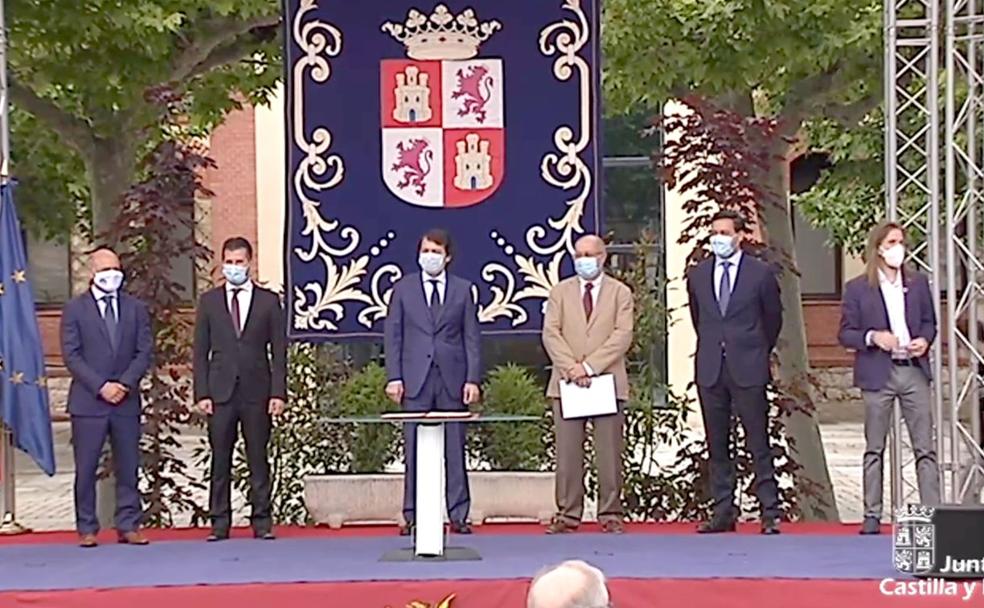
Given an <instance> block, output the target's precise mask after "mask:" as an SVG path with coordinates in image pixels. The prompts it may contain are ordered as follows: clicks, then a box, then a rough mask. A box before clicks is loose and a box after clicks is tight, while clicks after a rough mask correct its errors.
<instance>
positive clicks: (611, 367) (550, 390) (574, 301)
mask: <svg viewBox="0 0 984 608" xmlns="http://www.w3.org/2000/svg"><path fill="white" fill-rule="evenodd" d="M633 309H634V302H633V299H632V290H631V289H629V287H628V286H627V285H626V284H625V283H622V282H621V281H619V280H618V279H615V278H614V277H611V276H609V275H607V274H606V275H605V276H604V278H602V280H601V283H600V285H599V287H598V300H597V303H596V304H595V306H594V309H593V312H592V314H591V318H590V319H586V318H585V317H584V303H583V299H582V297H581V283H580V280H579V279H578V277H577V276H573V277H570V278H567V279H564V280H563V281H561V282H560V283H558V284H557V285H555V286H554V287H553V289H551V290H550V297H549V299H548V300H547V310H546V313H545V315H544V318H543V346H544V348H545V349H546V351H547V355H548V356H549V357H550V361H551V362H552V363H553V369H552V370H551V372H550V383H549V384H548V385H547V396H548V397H551V398H554V399H558V398H560V379H561V377H562V376H563V373H564V372H566V371H567V370H569V369H571V368H572V367H574V365H576V364H577V363H578V362H583V363H587V364H588V367H590V368H591V371H592V372H594V373H595V374H596V375H599V376H600V375H602V374H612V375H613V376H614V377H615V396H616V397H617V398H618V399H621V400H627V399H628V398H629V375H628V372H627V371H626V369H625V355H626V353H628V352H629V348H631V347H632V330H633V323H634V317H633V314H634V313H633Z"/></svg>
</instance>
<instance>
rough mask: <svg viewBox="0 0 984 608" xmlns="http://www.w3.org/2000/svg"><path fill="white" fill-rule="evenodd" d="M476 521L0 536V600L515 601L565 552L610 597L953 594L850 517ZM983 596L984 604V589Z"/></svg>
mask: <svg viewBox="0 0 984 608" xmlns="http://www.w3.org/2000/svg"><path fill="white" fill-rule="evenodd" d="M476 530H477V531H478V533H476V534H474V535H471V536H454V535H452V536H450V537H449V539H448V541H449V542H448V545H449V546H467V547H471V548H473V549H475V550H477V551H478V552H479V553H480V555H481V557H482V560H481V561H474V562H443V563H442V562H409V563H407V562H404V563H393V562H382V561H380V558H381V557H382V555H383V554H384V553H386V552H387V551H390V550H392V549H397V548H400V547H404V546H408V544H409V543H408V539H406V538H401V537H399V536H397V535H396V534H395V528H393V527H368V528H354V529H344V530H341V531H331V530H325V529H303V528H287V529H281V530H279V535H280V538H279V539H278V540H276V541H259V540H253V539H251V538H248V531H238V533H237V536H239V538H235V537H234V538H233V539H231V540H229V541H226V542H221V543H205V542H203V541H202V540H201V539H202V537H204V535H205V531H202V530H175V531H161V532H154V533H152V534H151V536H152V538H153V539H154V542H153V543H152V544H151V545H149V546H146V547H131V546H124V545H117V544H112V543H111V541H112V539H113V536H112V534H109V533H105V534H104V535H103V536H104V537H105V542H106V544H104V545H101V546H99V547H97V548H95V549H81V548H79V547H77V546H75V545H74V541H75V536H74V535H72V534H35V535H28V536H21V537H11V538H5V539H0V607H6V606H52V607H53V608H61V607H69V606H71V607H80V608H81V607H89V606H99V607H101V608H115V607H116V606H121V607H122V606H127V607H128V608H130V607H133V606H138V607H139V608H158V607H163V606H176V607H179V608H192V607H194V606H210V607H215V606H217V605H222V604H229V605H233V604H234V605H235V606H236V608H248V607H251V606H258V607H259V606H274V605H278V604H279V605H282V606H284V608H288V607H289V608H297V607H300V608H304V607H306V606H318V607H319V608H320V607H331V606H339V607H340V608H341V607H345V608H349V607H352V608H356V607H357V608H404V607H406V606H409V605H412V602H414V601H416V602H421V603H420V604H418V605H417V606H439V605H440V606H441V607H442V608H472V607H475V608H506V607H508V606H516V607H517V608H520V607H522V606H524V601H523V598H524V596H525V592H526V587H527V585H528V582H529V579H530V577H531V576H532V575H533V574H535V573H536V572H537V571H538V570H539V569H541V568H542V567H543V566H545V565H549V564H553V563H556V562H560V561H563V560H565V559H573V558H578V559H584V560H586V561H588V562H590V563H592V564H594V565H596V566H598V567H599V568H601V569H602V570H603V571H604V572H605V574H606V575H607V576H608V577H609V578H610V579H611V588H612V592H613V595H614V603H615V605H616V606H618V607H619V608H643V607H647V608H648V607H650V606H671V605H672V606H679V605H685V606H687V608H704V607H711V606H728V608H741V607H743V606H748V607H749V608H752V607H754V608H763V607H764V606H783V607H785V606H793V605H795V606H797V607H800V608H809V607H812V606H817V607H820V606H824V607H825V608H826V607H829V606H838V608H847V607H848V606H858V607H864V608H868V607H872V606H899V605H918V606H936V605H939V606H947V605H954V604H953V603H952V602H953V600H954V599H956V601H957V602H960V599H959V598H949V597H937V598H933V597H926V596H921V597H918V598H915V597H909V598H903V597H897V596H889V595H886V594H885V593H884V592H883V591H882V590H881V589H880V586H881V584H880V581H883V580H884V579H893V580H897V581H900V580H905V579H904V578H903V577H902V575H900V574H899V573H897V572H896V571H895V570H894V569H893V568H892V563H891V535H890V534H883V535H881V536H875V537H860V536H858V535H857V533H856V532H857V528H856V527H855V526H810V525H800V526H797V525H787V526H786V527H785V528H784V533H783V534H782V535H780V536H773V537H766V536H761V535H759V534H757V533H756V532H757V526H754V525H748V526H746V527H743V528H742V530H740V532H739V533H737V534H724V535H708V536H704V535H697V534H695V533H694V532H693V530H694V527H693V525H692V524H686V525H683V524H671V525H634V526H629V527H628V530H627V533H626V534H624V535H618V536H616V535H607V534H600V533H599V532H598V531H597V528H593V527H587V528H585V529H584V530H582V531H579V532H577V533H574V534H568V535H560V536H546V535H544V534H543V530H542V528H541V527H539V526H517V525H503V526H497V525H487V526H481V527H478V528H476ZM978 594H979V596H978V597H977V598H975V599H978V600H979V601H980V602H981V603H982V604H984V590H978ZM264 598H265V599H264ZM670 598H673V599H672V601H671V600H670ZM916 599H918V600H919V601H918V602H916V603H913V600H916ZM907 600H908V601H907ZM442 601H443V602H444V604H443V605H442V604H441V602H442ZM414 608H416V606H415V607H414Z"/></svg>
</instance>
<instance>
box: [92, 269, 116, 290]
mask: <svg viewBox="0 0 984 608" xmlns="http://www.w3.org/2000/svg"><path fill="white" fill-rule="evenodd" d="M92 282H93V283H95V284H96V287H98V288H99V289H100V291H102V292H104V293H116V291H117V290H119V288H120V285H122V284H123V273H122V272H121V271H119V270H113V269H111V270H100V271H99V272H97V273H96V275H95V276H94V277H93V278H92Z"/></svg>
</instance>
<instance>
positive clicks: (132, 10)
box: [6, 0, 281, 233]
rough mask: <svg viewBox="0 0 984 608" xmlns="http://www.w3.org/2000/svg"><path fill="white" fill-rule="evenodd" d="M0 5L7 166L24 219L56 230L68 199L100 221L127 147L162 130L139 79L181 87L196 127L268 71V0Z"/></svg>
mask: <svg viewBox="0 0 984 608" xmlns="http://www.w3.org/2000/svg"><path fill="white" fill-rule="evenodd" d="M6 6H7V15H8V20H7V24H8V28H9V34H8V36H9V55H8V67H9V74H10V96H11V100H12V103H13V104H14V106H15V109H16V112H17V114H18V118H17V120H15V121H14V124H13V132H12V140H13V153H12V164H13V171H14V174H15V175H23V176H24V181H25V185H26V186H27V188H25V190H26V191H27V192H26V197H27V201H26V203H27V204H26V209H27V213H26V215H27V216H28V218H29V219H28V223H29V224H31V225H32V226H35V227H37V225H38V224H39V223H40V224H42V225H44V226H45V227H47V228H49V229H50V231H53V232H62V233H63V232H65V231H66V230H65V229H66V227H67V226H70V225H71V223H72V221H74V218H75V214H76V209H75V206H76V205H77V203H79V202H88V203H89V204H87V205H83V209H82V211H83V212H84V217H85V219H87V220H90V221H91V227H92V229H93V231H94V232H96V233H98V232H102V231H103V230H104V229H105V228H107V227H108V226H109V224H110V223H111V222H112V220H113V218H114V217H115V214H116V205H117V203H118V202H119V199H120V197H121V196H122V195H123V193H124V192H125V191H126V190H127V188H129V187H130V186H131V185H132V184H133V183H135V182H136V181H137V180H138V179H139V178H140V177H141V176H139V175H138V161H139V159H141V158H142V157H143V155H144V154H146V153H147V152H148V151H149V150H150V149H152V148H153V146H154V145H155V144H156V143H158V142H159V141H161V139H162V138H161V137H160V135H161V133H160V131H159V130H158V128H157V125H158V124H159V120H158V119H159V112H160V110H159V108H158V107H156V106H155V105H154V104H153V102H152V101H150V100H149V99H148V98H147V92H148V91H150V90H153V89H155V88H156V87H159V86H163V85H169V86H171V87H172V88H174V89H175V90H176V92H177V93H180V94H182V95H184V96H185V98H186V99H188V100H189V102H190V107H189V113H188V115H187V117H186V120H187V121H188V124H187V127H188V128H190V129H191V130H192V131H193V132H197V133H199V134H205V133H207V132H208V131H209V130H210V129H211V128H212V127H213V126H214V125H216V124H217V123H218V122H219V120H220V119H221V118H222V117H223V116H224V115H225V113H226V112H228V111H229V110H230V109H232V108H235V107H237V105H238V104H240V103H242V102H243V101H248V102H262V101H263V100H265V99H266V98H267V96H268V95H269V93H270V92H271V91H272V89H273V87H274V85H275V83H276V81H277V78H278V77H279V75H280V70H279V65H280V46H279V43H278V41H277V38H278V31H279V24H280V20H281V6H280V3H279V2H277V1H276V0H128V1H126V2H121V1H120V0H87V1H86V2H82V3H78V2H53V1H50V0H8V1H7V3H6ZM21 113H23V114H24V116H19V115H20V114H21ZM80 167H84V180H83V176H81V175H79V174H78V173H77V171H78V169H79V168H80ZM86 223H87V224H88V223H89V222H86Z"/></svg>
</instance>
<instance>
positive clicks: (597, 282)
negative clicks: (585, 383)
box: [577, 272, 605, 376]
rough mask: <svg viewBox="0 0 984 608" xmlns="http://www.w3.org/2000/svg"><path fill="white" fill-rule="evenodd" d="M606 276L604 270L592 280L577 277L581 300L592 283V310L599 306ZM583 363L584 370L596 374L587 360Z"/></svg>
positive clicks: (591, 374)
mask: <svg viewBox="0 0 984 608" xmlns="http://www.w3.org/2000/svg"><path fill="white" fill-rule="evenodd" d="M604 276H605V273H603V272H602V273H599V274H598V276H597V277H595V278H594V279H591V280H590V281H585V280H584V279H582V278H580V277H578V279H577V281H578V283H579V284H580V286H581V301H582V302H583V301H584V291H585V289H586V286H587V285H588V283H590V284H591V310H594V309H595V308H597V307H598V292H599V291H601V279H602V278H604ZM581 365H583V366H584V371H586V372H588V375H589V376H594V375H596V374H595V371H594V370H593V369H591V366H590V365H588V363H587V361H585V362H583V363H581Z"/></svg>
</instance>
